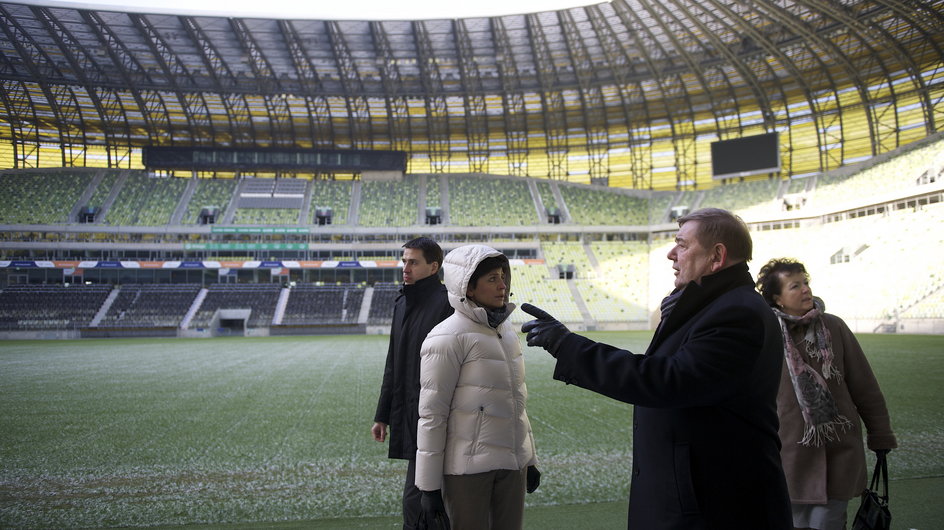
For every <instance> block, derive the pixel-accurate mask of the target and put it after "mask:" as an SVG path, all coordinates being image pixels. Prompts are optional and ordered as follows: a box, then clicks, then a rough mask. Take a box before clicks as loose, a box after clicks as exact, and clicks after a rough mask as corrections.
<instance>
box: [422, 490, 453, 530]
mask: <svg viewBox="0 0 944 530" xmlns="http://www.w3.org/2000/svg"><path fill="white" fill-rule="evenodd" d="M420 507H421V508H423V514H424V515H425V516H426V524H427V526H428V528H437V526H434V525H438V527H439V528H449V517H448V516H447V515H446V505H445V504H443V498H442V490H433V491H424V492H423V496H422V497H420ZM433 521H435V523H433Z"/></svg>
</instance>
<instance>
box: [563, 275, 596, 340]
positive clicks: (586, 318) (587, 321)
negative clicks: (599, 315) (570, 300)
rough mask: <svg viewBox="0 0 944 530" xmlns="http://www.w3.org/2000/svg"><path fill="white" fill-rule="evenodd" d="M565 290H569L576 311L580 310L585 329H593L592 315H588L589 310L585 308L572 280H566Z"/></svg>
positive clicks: (585, 305)
mask: <svg viewBox="0 0 944 530" xmlns="http://www.w3.org/2000/svg"><path fill="white" fill-rule="evenodd" d="M567 288H568V289H570V295H571V296H573V297H574V304H576V305H577V309H579V310H580V315H581V316H582V317H583V325H584V327H585V329H588V330H589V329H593V327H594V326H593V324H594V323H595V322H596V321H595V320H594V318H593V315H591V314H590V309H589V308H588V307H587V304H586V302H584V301H583V296H582V295H581V294H580V290H579V289H577V284H576V283H574V280H573V279H570V280H567Z"/></svg>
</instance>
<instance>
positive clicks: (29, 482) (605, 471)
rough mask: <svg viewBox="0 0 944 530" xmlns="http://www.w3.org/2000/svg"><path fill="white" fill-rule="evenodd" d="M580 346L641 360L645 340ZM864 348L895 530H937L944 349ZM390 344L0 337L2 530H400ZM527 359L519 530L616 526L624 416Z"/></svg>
mask: <svg viewBox="0 0 944 530" xmlns="http://www.w3.org/2000/svg"><path fill="white" fill-rule="evenodd" d="M589 335H590V336H592V337H594V338H595V339H597V340H603V341H605V342H609V343H611V344H618V345H621V346H624V347H628V348H630V349H633V350H634V351H638V352H642V351H643V350H644V348H645V345H646V344H647V342H648V340H649V337H650V336H651V333H649V332H619V333H602V332H600V333H590V334H589ZM860 341H861V342H862V344H863V347H864V348H865V349H866V351H867V352H868V354H869V359H870V361H871V362H872V365H873V368H874V369H875V371H876V374H877V376H878V378H879V381H880V382H881V384H882V388H883V390H884V392H885V395H886V398H887V400H888V403H889V408H890V409H891V413H892V424H893V427H894V429H895V431H896V433H897V434H898V436H899V443H900V444H901V448H900V449H898V450H897V451H894V452H892V454H891V457H890V466H891V476H892V484H891V496H892V513H893V515H894V521H895V528H902V529H908V528H915V529H920V530H925V529H928V530H930V529H932V528H935V527H938V528H939V526H937V525H939V524H940V521H941V520H942V519H944V509H942V508H941V504H940V499H941V498H942V494H944V405H942V404H941V399H940V398H941V395H942V392H941V385H942V382H944V337H941V336H899V335H862V336H860ZM386 344H387V337H386V336H323V337H291V338H275V337H272V338H244V339H235V338H234V339H203V340H188V339H134V340H122V339H111V340H82V341H4V342H0V411H2V412H0V466H2V470H0V527H2V528H9V527H15V528H75V527H83V528H88V527H91V528H98V527H129V526H160V527H165V528H173V527H185V526H190V525H193V526H197V525H211V526H213V527H225V528H231V529H235V528H251V527H258V526H259V525H261V524H264V525H265V527H266V528H279V529H288V528H310V527H312V526H315V527H319V528H397V527H398V526H399V519H398V513H399V509H400V508H399V496H400V491H401V488H402V476H403V472H404V470H405V464H404V463H403V462H402V461H395V460H388V459H387V458H386V444H378V443H376V442H374V441H373V440H372V439H371V437H370V432H369V431H370V426H371V424H372V418H373V413H374V407H375V405H376V399H377V392H378V389H379V385H380V377H381V373H382V371H383V362H384V356H385V354H386ZM525 352H526V353H525V355H526V362H527V370H528V373H527V381H528V388H529V392H530V401H529V404H528V412H529V415H530V417H531V421H532V425H533V428H534V433H535V439H536V442H537V447H538V455H539V458H540V460H541V464H540V468H541V470H542V472H543V474H544V475H543V481H542V486H541V488H540V490H538V491H537V492H536V493H535V494H533V495H529V496H528V498H527V502H528V509H527V510H526V515H525V517H526V520H527V526H528V528H570V527H574V526H577V525H578V523H579V525H580V526H581V527H584V528H622V527H625V509H626V496H627V492H628V485H629V469H630V459H631V457H630V455H631V447H632V439H631V437H630V428H629V426H630V424H631V407H630V406H629V405H626V404H622V403H617V402H614V401H612V400H609V399H607V398H603V397H600V396H597V395H595V394H592V393H590V392H587V391H584V390H581V389H578V388H575V387H570V386H566V385H564V384H562V383H560V382H557V381H553V380H552V379H551V373H552V370H553V362H552V361H553V359H551V358H550V356H548V355H547V354H545V353H544V352H543V351H541V350H536V349H533V348H525ZM852 504H853V506H857V501H853V503H852ZM851 511H852V510H850V512H851Z"/></svg>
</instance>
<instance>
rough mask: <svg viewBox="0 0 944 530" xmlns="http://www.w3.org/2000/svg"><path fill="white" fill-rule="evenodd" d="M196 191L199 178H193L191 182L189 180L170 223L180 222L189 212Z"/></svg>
mask: <svg viewBox="0 0 944 530" xmlns="http://www.w3.org/2000/svg"><path fill="white" fill-rule="evenodd" d="M196 191H197V179H195V178H191V179H190V180H189V182H187V187H186V188H185V189H184V192H183V194H181V196H180V200H179V201H178V202H177V208H176V209H174V213H173V214H172V215H171V216H170V224H172V225H179V224H180V221H181V219H183V218H184V215H185V214H186V213H187V207H188V206H190V199H192V198H193V194H194V192H196Z"/></svg>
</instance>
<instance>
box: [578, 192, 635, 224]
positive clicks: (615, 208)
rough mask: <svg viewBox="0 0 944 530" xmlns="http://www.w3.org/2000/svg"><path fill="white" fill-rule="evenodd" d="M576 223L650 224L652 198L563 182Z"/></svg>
mask: <svg viewBox="0 0 944 530" xmlns="http://www.w3.org/2000/svg"><path fill="white" fill-rule="evenodd" d="M560 191H561V195H562V196H563V197H564V201H565V202H566V203H567V208H568V209H569V210H570V216H571V217H572V218H573V220H574V223H577V224H583V225H643V226H645V225H648V224H649V200H648V199H646V198H642V197H636V196H633V195H626V194H623V193H613V192H610V191H604V190H597V189H593V188H584V187H577V186H561V187H560Z"/></svg>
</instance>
